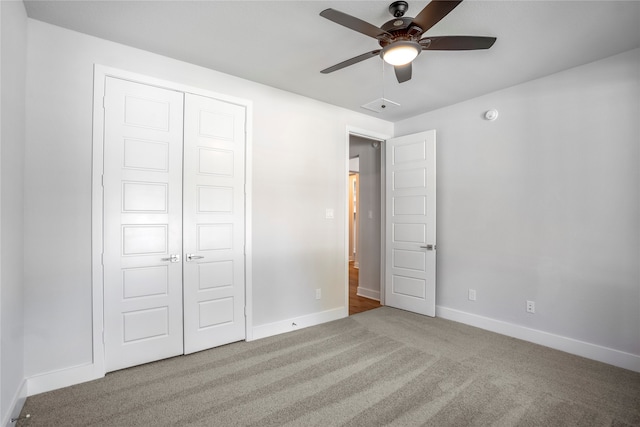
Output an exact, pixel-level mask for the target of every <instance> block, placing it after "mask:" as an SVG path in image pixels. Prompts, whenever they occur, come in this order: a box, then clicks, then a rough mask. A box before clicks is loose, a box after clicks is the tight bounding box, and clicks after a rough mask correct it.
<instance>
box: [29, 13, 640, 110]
mask: <svg viewBox="0 0 640 427" xmlns="http://www.w3.org/2000/svg"><path fill="white" fill-rule="evenodd" d="M391 1H392V0H388V1H265V0H262V1H186V0H181V1H126V0H125V1H96V0H74V1H61V0H47V1H36V0H25V5H26V9H27V14H28V16H29V17H30V18H33V19H37V20H41V21H45V22H48V23H51V24H54V25H58V26H61V27H65V28H69V29H71V30H75V31H79V32H82V33H86V34H90V35H94V36H97V37H100V38H104V39H107V40H112V41H115V42H119V43H123V44H126V45H130V46H134V47H137V48H140V49H144V50H147V51H151V52H155V53H158V54H161V55H165V56H169V57H172V58H176V59H179V60H182V61H186V62H190V63H193V64H197V65H200V66H203V67H207V68H211V69H214V70H218V71H221V72H224V73H228V74H232V75H235V76H239V77H242V78H245V79H249V80H253V81H256V82H259V83H263V84H266V85H269V86H273V87H276V88H280V89H284V90H287V91H290V92H294V93H298V94H301V95H305V96H308V97H311V98H314V99H318V100H321V101H325V102H328V103H330V104H334V105H338V106H341V107H344V108H348V109H351V110H355V111H359V112H362V113H365V114H370V115H373V116H377V117H380V118H382V119H385V120H390V121H394V122H395V121H398V120H402V119H405V118H408V117H412V116H415V115H417V114H420V113H423V112H427V111H431V110H434V109H437V108H440V107H443V106H446V105H451V104H454V103H457V102H460V101H463V100H466V99H470V98H473V97H476V96H479V95H482V94H485V93H489V92H493V91H495V90H499V89H502V88H506V87H509V86H513V85H516V84H519V83H522V82H525V81H528V80H532V79H535V78H538V77H542V76H545V75H549V74H552V73H555V72H558V71H561V70H565V69H568V68H571V67H574V66H578V65H582V64H586V63H588V62H591V61H595V60H598V59H601V58H605V57H607V56H611V55H614V54H617V53H620V52H624V51H626V50H629V49H633V48H637V47H640V2H638V1H611V0H604V1H539V0H536V1H523V0H510V1H485V0H466V1H464V2H463V3H461V4H460V5H459V6H458V7H457V8H456V9H454V10H453V11H452V12H451V13H450V14H449V15H448V16H446V17H445V18H444V19H443V20H442V21H440V22H439V23H438V24H436V25H435V26H434V27H433V28H432V29H431V30H429V31H428V32H427V33H426V34H427V35H432V36H436V35H480V36H495V37H497V38H498V40H497V41H496V43H495V45H494V46H493V47H492V48H491V49H489V50H481V51H466V52H464V51H463V52H435V51H425V52H423V53H422V54H421V55H420V56H418V58H417V59H416V60H415V61H414V65H413V78H412V80H410V81H408V82H406V83H402V84H399V83H398V82H397V81H396V80H395V76H394V74H393V69H392V68H391V67H390V66H386V67H383V65H382V64H383V61H382V60H381V59H380V58H379V57H374V58H372V59H368V60H366V61H364V62H361V63H358V64H356V65H353V66H350V67H347V68H344V69H342V70H339V71H336V72H334V73H331V74H321V73H320V70H322V69H324V68H327V67H329V66H331V65H334V64H337V63H338V62H341V61H343V60H346V59H349V58H351V57H354V56H356V55H359V54H361V53H364V52H367V51H370V50H374V49H376V48H378V44H377V41H376V40H375V39H373V38H370V37H367V36H365V35H362V34H360V33H357V32H355V31H352V30H349V29H347V28H344V27H342V26H340V25H338V24H335V23H333V22H331V21H328V20H327V19H324V18H322V17H320V16H319V13H320V12H321V11H322V10H324V9H326V8H334V9H337V10H340V11H342V12H345V13H348V14H350V15H353V16H356V17H358V18H360V19H363V20H365V21H368V22H370V23H372V24H374V25H376V26H380V25H382V24H383V23H384V22H386V21H388V20H390V19H391V15H390V14H389V13H388V11H387V8H388V5H389V4H390V3H391ZM427 3H428V1H427V0H422V1H409V11H408V13H407V14H406V16H415V15H417V14H418V12H419V11H420V10H422V8H423V7H424V6H425V5H426V4H427ZM383 68H384V85H383ZM383 91H384V97H385V98H387V99H390V100H392V101H395V102H397V103H399V104H400V107H398V108H395V109H390V110H388V111H383V112H382V113H375V112H371V111H368V110H365V109H363V108H361V105H363V104H367V103H369V102H371V101H374V100H375V99H377V98H380V97H382V95H383Z"/></svg>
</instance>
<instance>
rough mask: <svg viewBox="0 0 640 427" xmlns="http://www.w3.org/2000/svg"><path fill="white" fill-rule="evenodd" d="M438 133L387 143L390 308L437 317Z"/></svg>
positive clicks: (387, 290) (387, 301)
mask: <svg viewBox="0 0 640 427" xmlns="http://www.w3.org/2000/svg"><path fill="white" fill-rule="evenodd" d="M435 152H436V131H435V130H431V131H427V132H422V133H418V134H414V135H407V136H402V137H399V138H393V139H389V140H387V142H386V197H387V202H386V224H385V229H386V233H385V235H386V244H385V246H386V248H385V252H386V254H385V255H386V265H385V271H386V273H385V276H386V277H385V304H386V305H388V306H391V307H396V308H400V309H403V310H408V311H412V312H415V313H420V314H424V315H427V316H435V313H436V306H435V304H436V160H435V159H436V156H435Z"/></svg>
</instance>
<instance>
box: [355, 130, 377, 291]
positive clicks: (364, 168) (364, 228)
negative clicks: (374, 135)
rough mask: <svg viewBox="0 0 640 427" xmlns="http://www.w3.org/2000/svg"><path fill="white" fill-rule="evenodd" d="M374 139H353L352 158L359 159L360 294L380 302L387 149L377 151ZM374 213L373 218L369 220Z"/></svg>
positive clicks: (358, 245)
mask: <svg viewBox="0 0 640 427" xmlns="http://www.w3.org/2000/svg"><path fill="white" fill-rule="evenodd" d="M371 143H372V141H371V140H370V139H365V138H361V137H358V136H351V138H350V144H349V157H355V156H358V158H359V172H360V176H359V187H360V194H358V209H359V212H360V217H359V219H360V222H359V224H358V225H359V230H358V242H357V246H356V248H357V252H358V263H359V267H360V268H359V272H358V273H359V274H358V276H359V277H358V280H359V286H358V294H359V295H362V296H365V297H368V298H375V299H378V300H379V299H380V239H381V237H380V236H381V231H380V227H381V225H380V217H381V201H380V197H381V188H380V185H381V181H380V161H381V151H382V149H384V146H380V147H379V148H373V147H372V146H371ZM369 212H371V218H370V217H369Z"/></svg>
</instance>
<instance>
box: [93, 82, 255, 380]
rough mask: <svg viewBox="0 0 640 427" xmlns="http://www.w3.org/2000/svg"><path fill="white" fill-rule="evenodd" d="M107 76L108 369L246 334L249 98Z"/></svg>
mask: <svg viewBox="0 0 640 427" xmlns="http://www.w3.org/2000/svg"><path fill="white" fill-rule="evenodd" d="M105 85H106V87H105V93H106V96H105V102H104V106H105V129H104V177H103V183H104V184H103V185H104V225H103V227H104V252H103V265H104V317H105V318H104V325H105V331H104V343H105V366H106V371H108V372H109V371H114V370H117V369H122V368H126V367H130V366H134V365H138V364H142V363H147V362H151V361H154V360H159V359H163V358H167V357H172V356H176V355H180V354H185V353H190V352H193V351H198V350H202V349H206V348H212V347H215V346H218V345H222V344H226V343H229V342H233V341H238V340H242V339H244V338H245V316H244V149H245V131H244V128H245V125H244V120H245V114H244V107H242V106H237V105H233V104H228V103H225V102H222V101H219V100H214V99H210V98H205V97H201V96H196V95H191V94H184V93H182V92H177V91H173V90H168V89H163V88H158V87H152V86H147V85H144V84H140V83H134V82H129V81H125V80H120V79H116V78H111V77H107V78H106V82H105Z"/></svg>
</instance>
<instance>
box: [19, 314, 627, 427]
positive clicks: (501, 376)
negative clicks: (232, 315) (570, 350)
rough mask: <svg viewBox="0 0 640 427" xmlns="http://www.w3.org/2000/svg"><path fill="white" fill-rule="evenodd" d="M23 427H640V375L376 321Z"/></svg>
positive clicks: (144, 383)
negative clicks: (58, 426)
mask: <svg viewBox="0 0 640 427" xmlns="http://www.w3.org/2000/svg"><path fill="white" fill-rule="evenodd" d="M26 413H30V414H31V418H30V419H29V420H21V421H19V422H18V425H20V426H45V425H46V426H53V425H60V426H137V425H143V426H187V425H189V426H260V427H263V426H283V425H285V426H382V425H394V426H414V425H428V426H465V425H478V426H484V425H497V426H514V425H517V426H640V373H635V372H632V371H627V370H624V369H620V368H616V367H613V366H609V365H605V364H602V363H599V362H594V361H591V360H587V359H583V358H580V357H577V356H572V355H569V354H566V353H562V352H559V351H555V350H551V349H548V348H545V347H541V346H538V345H535V344H530V343H526V342H523V341H519V340H516V339H513V338H508V337H505V336H502V335H498V334H494V333H491V332H486V331H483V330H480V329H477V328H473V327H470V326H466V325H463V324H460V323H456V322H451V321H447V320H443V319H432V318H428V317H423V316H419V315H415V314H411V313H407V312H404V311H400V310H395V309H392V308H387V307H383V308H378V309H375V310H371V311H368V312H365V313H361V314H357V315H355V316H351V317H349V318H346V319H341V320H338V321H335V322H330V323H326V324H324V325H320V326H315V327H312V328H307V329H302V330H299V331H295V332H291V333H288V334H283V335H279V336H275V337H270V338H266V339H262V340H258V341H254V342H250V343H246V342H240V343H235V344H231V345H227V346H223V347H220V348H217V349H213V350H208V351H203V352H200V353H196V354H193V355H190V356H182V357H176V358H173V359H168V360H164V361H160V362H155V363H150V364H147V365H143V366H138V367H135V368H130V369H126V370H122V371H118V372H114V373H110V374H108V375H107V376H106V377H105V378H103V379H100V380H96V381H92V382H89V383H85V384H79V385H76V386H73V387H68V388H65V389H61V390H56V391H52V392H48V393H43V394H40V395H36V396H31V397H29V398H28V399H27V402H26V404H25V407H24V409H23V412H22V415H25V414H26Z"/></svg>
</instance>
